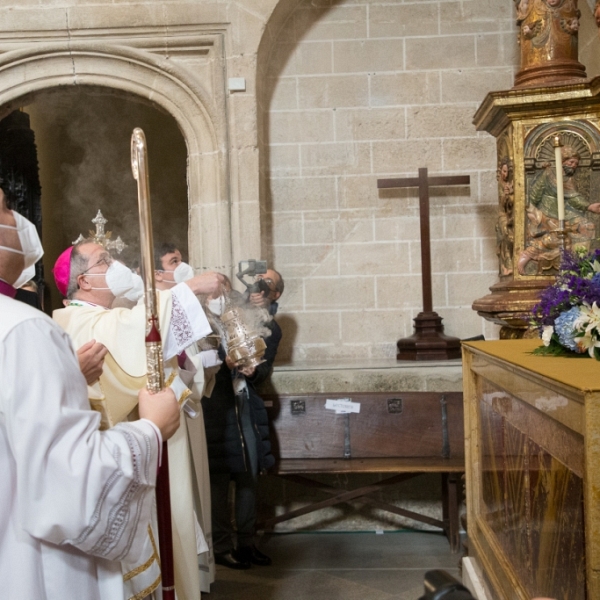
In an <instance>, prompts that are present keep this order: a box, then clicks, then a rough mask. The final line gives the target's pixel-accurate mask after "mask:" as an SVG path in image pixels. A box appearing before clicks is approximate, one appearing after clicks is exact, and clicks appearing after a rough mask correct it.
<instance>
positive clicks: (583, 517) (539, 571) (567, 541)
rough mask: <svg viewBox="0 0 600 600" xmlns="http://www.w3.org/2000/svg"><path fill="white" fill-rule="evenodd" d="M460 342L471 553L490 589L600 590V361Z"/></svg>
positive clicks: (599, 593) (500, 593)
mask: <svg viewBox="0 0 600 600" xmlns="http://www.w3.org/2000/svg"><path fill="white" fill-rule="evenodd" d="M539 345H540V341H539V340H506V341H497V342H473V343H467V344H464V345H463V365H464V383H463V385H464V388H463V389H464V394H465V436H466V451H467V453H466V467H467V471H466V475H467V509H468V537H469V554H470V555H471V556H472V557H473V558H474V560H475V562H476V564H477V566H478V568H479V569H480V570H481V572H482V573H483V576H484V581H485V583H486V585H487V586H488V588H489V590H490V595H491V597H493V598H505V599H510V600H513V599H530V598H533V597H535V596H547V597H550V598H557V599H561V600H562V599H568V600H579V599H582V600H583V599H585V598H587V599H589V600H591V599H595V598H600V364H599V363H598V362H596V361H594V360H592V359H589V358H556V357H537V356H532V355H531V351H532V350H533V349H534V348H536V347H537V346H539Z"/></svg>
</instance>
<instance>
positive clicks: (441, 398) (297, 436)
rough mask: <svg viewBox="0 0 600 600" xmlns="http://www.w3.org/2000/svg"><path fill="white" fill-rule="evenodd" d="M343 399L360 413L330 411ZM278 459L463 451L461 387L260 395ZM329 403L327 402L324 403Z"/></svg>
mask: <svg viewBox="0 0 600 600" xmlns="http://www.w3.org/2000/svg"><path fill="white" fill-rule="evenodd" d="M344 398H347V399H349V400H350V401H351V402H352V403H355V404H358V405H360V409H359V410H360V412H357V413H356V412H352V413H347V414H336V412H335V410H332V409H328V408H326V403H327V400H334V401H335V400H340V399H344ZM264 400H265V403H266V405H267V411H268V412H269V417H270V420H271V427H272V436H271V441H272V443H273V446H274V448H273V449H274V454H275V456H276V457H277V458H279V459H283V460H286V459H312V458H319V459H323V458H334V459H340V458H347V459H348V458H378V457H389V458H398V457H406V458H410V457H415V458H417V457H441V458H458V457H463V456H464V425H463V405H462V393H461V392H448V393H439V392H406V393H404V392H403V393H389V392H369V393H356V394H306V395H302V396H299V395H298V396H296V395H280V396H264ZM330 404H331V403H330Z"/></svg>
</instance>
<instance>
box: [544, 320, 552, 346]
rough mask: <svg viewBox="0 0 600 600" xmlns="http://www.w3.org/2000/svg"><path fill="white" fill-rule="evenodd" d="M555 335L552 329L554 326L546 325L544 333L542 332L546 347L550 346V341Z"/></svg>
mask: <svg viewBox="0 0 600 600" xmlns="http://www.w3.org/2000/svg"><path fill="white" fill-rule="evenodd" d="M553 333H554V327H552V325H546V326H545V327H544V331H542V341H543V342H544V346H549V345H550V340H551V339H552V334H553Z"/></svg>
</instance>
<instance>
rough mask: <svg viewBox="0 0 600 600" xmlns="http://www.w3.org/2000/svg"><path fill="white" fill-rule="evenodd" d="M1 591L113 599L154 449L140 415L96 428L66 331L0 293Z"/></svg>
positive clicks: (141, 536)
mask: <svg viewBox="0 0 600 600" xmlns="http://www.w3.org/2000/svg"><path fill="white" fill-rule="evenodd" d="M0 315H2V317H1V319H0V381H1V382H2V384H1V385H0V472H1V473H2V485H0V596H1V597H2V598H6V599H7V600H13V599H15V600H16V599H19V600H64V599H66V598H85V600H117V599H120V598H123V594H124V589H123V577H122V572H121V561H128V562H135V561H136V560H138V559H139V558H140V555H141V552H142V548H143V545H144V543H145V541H146V540H147V538H148V533H147V532H148V524H149V523H150V520H151V514H152V506H153V501H154V485H155V481H156V471H157V466H158V460H159V453H160V447H161V438H160V432H159V431H158V429H157V428H156V427H155V426H154V424H152V423H151V422H150V421H147V420H141V421H136V422H135V423H122V424H119V425H117V426H116V427H114V428H112V429H110V430H109V431H100V429H99V425H100V415H99V414H98V412H96V411H93V410H90V406H89V403H88V400H87V390H86V383H85V379H84V378H83V376H82V374H81V372H80V370H79V364H78V362H77V358H76V356H75V354H74V352H73V348H72V346H71V342H70V340H69V338H68V336H67V334H66V333H65V332H64V331H62V330H61V329H60V327H58V326H57V325H56V324H55V323H53V322H52V321H51V319H49V318H48V317H47V316H46V315H44V314H43V313H42V312H40V311H39V310H36V309H34V308H32V307H30V306H27V305H25V304H23V303H21V302H18V301H16V300H12V299H10V298H7V297H6V296H0Z"/></svg>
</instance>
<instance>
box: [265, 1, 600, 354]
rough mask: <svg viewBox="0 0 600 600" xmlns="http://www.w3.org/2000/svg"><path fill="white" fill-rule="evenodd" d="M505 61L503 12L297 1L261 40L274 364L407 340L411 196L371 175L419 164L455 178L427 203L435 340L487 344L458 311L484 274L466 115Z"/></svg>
mask: <svg viewBox="0 0 600 600" xmlns="http://www.w3.org/2000/svg"><path fill="white" fill-rule="evenodd" d="M582 4H583V3H582ZM581 9H582V11H583V13H584V14H583V17H582V18H583V19H584V20H585V27H586V28H585V32H584V34H585V39H584V40H582V42H583V43H582V45H583V46H584V47H585V48H586V53H587V55H588V56H591V55H592V53H591V52H590V47H594V48H596V49H597V47H598V40H597V32H596V31H595V26H593V22H592V19H591V13H590V11H589V8H588V6H587V5H586V4H583V5H582V6H581ZM582 30H583V28H582ZM518 64H519V55H518V45H517V38H516V25H515V14H514V6H513V3H512V2H507V1H505V2H499V1H498V0H461V1H452V0H443V1H431V0H421V1H415V2H397V1H385V0H383V1H378V2H371V1H369V0H343V1H326V0H323V1H315V0H303V1H301V2H299V3H298V5H297V7H296V8H295V9H294V11H293V12H292V14H291V16H290V17H289V18H288V19H287V21H286V22H285V23H284V24H283V25H282V27H281V29H280V30H279V33H278V35H277V36H275V37H274V39H273V41H272V46H271V53H270V57H269V62H268V68H267V70H266V77H267V80H268V87H267V88H266V91H265V94H264V97H263V98H262V106H261V109H262V110H264V111H265V113H266V116H265V119H264V128H263V132H262V133H263V135H264V143H265V157H264V162H263V167H264V170H265V176H264V178H263V181H264V185H265V189H264V193H263V214H262V219H263V244H264V248H265V252H266V253H268V254H269V256H270V258H272V259H273V260H274V263H275V264H276V267H277V268H278V269H279V270H280V271H281V272H282V273H283V275H284V277H285V279H286V283H287V286H288V287H287V291H286V293H285V296H284V298H283V301H282V309H283V313H284V314H283V315H282V323H283V325H284V342H283V345H284V347H283V349H282V351H281V352H280V358H281V359H282V360H290V359H291V360H293V361H297V360H307V359H308V360H323V359H332V358H333V359H339V358H380V357H390V356H394V355H395V341H396V340H397V339H398V338H399V337H403V336H406V335H410V333H411V332H412V319H413V318H414V317H415V316H416V314H417V313H418V312H419V311H420V308H421V306H422V304H421V302H422V299H421V277H420V268H421V264H420V243H419V221H418V196H417V190H416V189H413V190H410V191H408V190H403V191H401V190H395V191H385V192H379V193H378V190H377V187H376V186H377V184H376V181H377V179H378V178H380V177H396V176H398V177H402V176H415V175H416V174H417V169H418V168H419V167H428V169H429V171H430V172H431V173H436V174H468V175H470V176H471V185H470V187H459V188H454V189H452V188H449V189H445V190H437V191H436V192H435V193H434V195H433V197H432V200H431V215H432V218H431V238H432V243H431V247H432V269H433V302H434V309H435V310H437V311H438V312H439V313H440V314H441V316H443V317H444V318H445V325H446V331H447V333H449V334H450V335H454V336H457V337H461V338H467V337H471V336H475V335H478V334H482V333H483V334H485V335H486V337H494V336H495V334H496V331H495V327H494V326H492V325H490V324H489V323H487V322H485V321H484V320H482V319H481V318H479V317H478V316H477V315H476V314H475V313H474V312H473V311H472V310H471V304H472V302H473V300H474V299H476V298H478V297H481V296H483V295H485V294H486V293H487V288H488V287H489V286H490V285H491V284H493V283H494V282H495V281H496V279H497V271H498V265H497V258H496V241H495V230H494V227H495V219H496V210H497V209H496V206H497V182H496V151H495V142H494V139H493V138H492V137H491V136H489V135H488V134H485V133H478V132H476V131H475V128H474V126H473V125H472V122H471V121H472V117H473V114H474V112H475V110H476V108H477V107H478V106H479V104H480V103H481V101H482V100H483V98H484V97H485V95H486V93H487V92H488V91H492V90H501V89H507V88H510V87H512V85H513V76H514V73H515V70H516V68H518Z"/></svg>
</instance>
